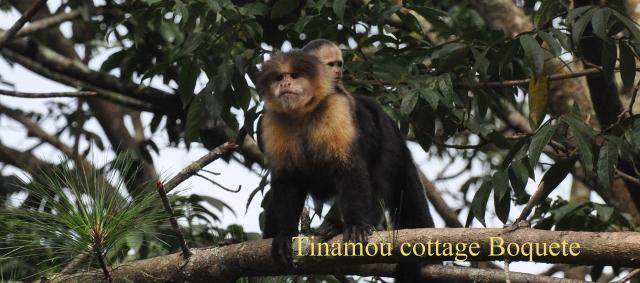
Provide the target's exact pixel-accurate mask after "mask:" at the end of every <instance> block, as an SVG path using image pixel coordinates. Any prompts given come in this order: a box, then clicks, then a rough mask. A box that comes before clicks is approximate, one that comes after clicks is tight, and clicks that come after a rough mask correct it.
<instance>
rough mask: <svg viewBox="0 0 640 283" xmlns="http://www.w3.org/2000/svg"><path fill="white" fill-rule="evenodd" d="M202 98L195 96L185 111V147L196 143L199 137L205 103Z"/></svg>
mask: <svg viewBox="0 0 640 283" xmlns="http://www.w3.org/2000/svg"><path fill="white" fill-rule="evenodd" d="M203 100H204V99H203V97H202V96H200V95H199V96H197V97H196V99H194V100H193V102H192V103H191V105H190V106H189V110H188V111H187V121H186V124H187V125H186V130H185V137H184V138H185V141H186V143H187V146H188V145H189V143H191V142H193V141H196V140H197V138H198V137H199V135H200V132H199V130H200V126H201V125H202V123H204V121H203V120H204V117H205V112H204V111H205V103H204V101H203Z"/></svg>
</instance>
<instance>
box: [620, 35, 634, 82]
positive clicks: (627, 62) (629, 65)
mask: <svg viewBox="0 0 640 283" xmlns="http://www.w3.org/2000/svg"><path fill="white" fill-rule="evenodd" d="M620 77H622V83H623V85H624V90H625V92H626V91H629V90H630V89H632V88H633V83H634V81H635V78H636V56H635V54H634V53H633V49H632V48H631V46H629V43H628V42H621V43H620Z"/></svg>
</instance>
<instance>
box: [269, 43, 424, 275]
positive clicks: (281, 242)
mask: <svg viewBox="0 0 640 283" xmlns="http://www.w3.org/2000/svg"><path fill="white" fill-rule="evenodd" d="M334 74H335V73H334ZM257 87H258V90H259V91H260V93H261V95H263V97H264V100H265V113H264V118H263V121H262V125H261V127H262V135H261V139H262V143H263V145H264V151H265V154H266V156H267V158H268V160H269V167H270V169H271V172H272V179H271V192H270V194H271V196H270V198H271V199H270V201H269V202H268V203H267V206H266V207H265V212H264V226H263V237H264V238H273V244H272V256H273V257H274V260H275V261H276V262H279V263H281V264H285V265H290V264H291V262H292V251H291V237H293V236H295V235H297V234H298V220H299V219H300V214H301V212H302V208H303V206H304V203H305V199H306V197H307V195H310V196H312V197H313V198H314V199H316V200H320V201H325V202H326V201H330V200H332V199H333V200H334V205H333V207H334V208H335V207H337V208H338V209H337V212H336V214H338V216H337V217H333V218H332V219H331V223H327V224H325V223H323V225H324V228H325V229H324V230H323V229H321V230H322V231H323V232H324V233H326V234H327V235H326V236H332V235H337V234H339V233H343V241H345V242H347V241H351V242H360V243H366V242H367V241H368V236H369V235H371V233H372V228H373V227H376V226H377V225H378V224H379V223H381V221H382V220H383V215H384V210H385V209H386V210H388V211H389V214H390V215H391V216H392V217H393V219H392V220H393V223H394V228H396V229H403V228H423V227H433V220H432V219H431V215H430V213H429V207H428V203H427V199H426V196H425V193H424V190H423V188H422V185H421V183H420V181H419V179H418V176H417V171H416V168H415V166H414V164H413V161H412V159H411V154H410V152H409V150H408V149H407V147H406V144H405V142H404V140H403V138H402V136H401V134H400V131H399V130H398V128H397V127H396V125H395V123H394V122H393V121H392V120H391V118H390V117H389V116H387V114H386V113H385V112H384V111H383V110H382V108H381V107H380V105H378V103H377V102H376V101H375V100H373V99H371V98H368V97H365V96H361V95H348V94H346V93H344V92H342V91H341V89H340V88H338V87H336V80H335V77H334V75H333V74H332V70H331V68H328V67H327V66H325V65H324V64H323V63H322V62H321V61H320V60H319V59H318V58H317V57H316V56H314V55H311V54H308V53H306V52H303V51H300V50H294V51H290V52H288V53H281V54H277V55H275V56H273V57H272V58H271V59H270V60H269V61H267V62H265V63H264V64H263V66H262V70H261V71H260V73H259V75H258V80H257ZM327 220H328V218H325V222H327ZM321 228H322V225H321ZM419 267H420V264H419V263H415V262H414V263H401V264H399V265H398V270H397V275H396V282H421V281H422V280H421V278H420V273H419V272H420V270H419Z"/></svg>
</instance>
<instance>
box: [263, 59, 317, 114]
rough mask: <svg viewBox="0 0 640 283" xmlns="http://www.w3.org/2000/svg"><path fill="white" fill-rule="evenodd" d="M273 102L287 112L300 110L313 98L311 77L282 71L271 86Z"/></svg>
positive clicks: (295, 71) (295, 72) (291, 71)
mask: <svg viewBox="0 0 640 283" xmlns="http://www.w3.org/2000/svg"><path fill="white" fill-rule="evenodd" d="M269 88H270V91H269V93H270V94H271V95H270V96H271V97H269V98H270V99H271V101H272V102H275V103H277V104H278V105H279V107H280V108H282V110H284V111H285V112H288V111H293V110H295V109H298V108H300V107H302V106H304V105H305V104H307V103H308V102H309V100H311V99H312V97H313V88H312V86H311V82H310V80H309V77H308V76H307V75H306V74H303V73H300V72H299V71H297V70H291V69H288V70H286V69H285V70H282V72H281V73H279V74H277V75H276V77H275V78H274V80H273V82H272V83H271V84H270V86H269Z"/></svg>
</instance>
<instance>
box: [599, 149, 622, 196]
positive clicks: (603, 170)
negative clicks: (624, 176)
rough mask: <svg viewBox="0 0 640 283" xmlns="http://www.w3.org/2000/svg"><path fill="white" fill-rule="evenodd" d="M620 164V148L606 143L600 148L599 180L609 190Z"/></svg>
mask: <svg viewBox="0 0 640 283" xmlns="http://www.w3.org/2000/svg"><path fill="white" fill-rule="evenodd" d="M617 164H618V148H617V147H616V145H615V144H614V143H612V142H607V143H605V144H604V145H603V146H602V147H601V148H600V154H599V156H598V180H600V184H602V186H604V187H605V188H606V189H607V190H611V184H612V183H613V173H614V171H615V166H616V165H617Z"/></svg>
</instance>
